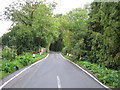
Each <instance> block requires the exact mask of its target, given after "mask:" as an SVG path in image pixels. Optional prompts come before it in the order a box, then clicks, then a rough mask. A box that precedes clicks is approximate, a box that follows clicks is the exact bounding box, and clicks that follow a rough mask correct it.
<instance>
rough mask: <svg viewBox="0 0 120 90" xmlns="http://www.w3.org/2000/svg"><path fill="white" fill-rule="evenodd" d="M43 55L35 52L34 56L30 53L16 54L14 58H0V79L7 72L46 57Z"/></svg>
mask: <svg viewBox="0 0 120 90" xmlns="http://www.w3.org/2000/svg"><path fill="white" fill-rule="evenodd" d="M46 55H47V54H45V55H39V54H36V55H35V58H33V56H32V55H22V56H18V57H17V58H16V59H15V60H13V61H10V60H2V65H1V66H0V79H3V78H4V77H6V76H8V75H9V74H11V73H13V72H15V71H17V70H19V69H21V68H24V67H25V66H28V65H30V64H33V63H35V62H36V61H38V60H41V59H43V58H45V57H46Z"/></svg>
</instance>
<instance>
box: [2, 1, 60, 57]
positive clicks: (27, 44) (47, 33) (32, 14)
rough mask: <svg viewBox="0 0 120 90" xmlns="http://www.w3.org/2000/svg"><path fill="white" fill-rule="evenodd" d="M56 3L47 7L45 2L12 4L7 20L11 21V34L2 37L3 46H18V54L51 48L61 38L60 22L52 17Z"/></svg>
mask: <svg viewBox="0 0 120 90" xmlns="http://www.w3.org/2000/svg"><path fill="white" fill-rule="evenodd" d="M55 6H56V3H52V4H49V5H46V4H45V3H44V2H43V1H40V2H38V1H33V2H32V1H25V4H23V3H21V2H19V3H12V4H11V5H9V7H6V11H5V14H4V16H5V19H7V20H11V21H12V22H13V26H12V27H11V28H10V32H9V33H7V34H4V35H3V36H2V45H3V46H5V45H8V46H13V45H14V46H16V47H17V54H18V55H20V54H22V53H23V52H24V51H27V50H35V51H36V50H39V49H40V47H45V48H46V49H47V52H49V47H50V45H51V43H53V41H54V39H56V38H58V37H59V31H58V30H57V29H58V28H59V22H58V19H57V18H54V17H52V15H53V14H52V10H53V9H54V7H55Z"/></svg>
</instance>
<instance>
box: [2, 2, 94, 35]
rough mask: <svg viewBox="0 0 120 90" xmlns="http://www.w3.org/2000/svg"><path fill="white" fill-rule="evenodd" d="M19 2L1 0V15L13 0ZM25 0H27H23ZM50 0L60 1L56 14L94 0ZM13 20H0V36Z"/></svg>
mask: <svg viewBox="0 0 120 90" xmlns="http://www.w3.org/2000/svg"><path fill="white" fill-rule="evenodd" d="M14 1H15V2H17V1H18V0H1V1H0V4H1V5H0V15H1V14H3V12H4V11H5V7H7V6H9V5H10V4H11V3H12V2H14ZM21 1H25V0H21ZM46 1H48V2H52V1H55V2H57V3H58V5H57V7H56V9H55V10H54V12H53V13H54V14H65V13H67V12H69V11H70V10H72V9H74V8H79V7H81V8H83V7H84V5H85V4H88V3H91V2H93V1H94V0H46ZM11 24H12V22H11V21H5V20H0V37H1V36H2V35H3V34H5V33H7V32H9V31H8V29H9V28H10V26H11Z"/></svg>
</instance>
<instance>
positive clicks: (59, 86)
mask: <svg viewBox="0 0 120 90" xmlns="http://www.w3.org/2000/svg"><path fill="white" fill-rule="evenodd" d="M57 84H58V88H61V83H60V78H59V76H58V75H57Z"/></svg>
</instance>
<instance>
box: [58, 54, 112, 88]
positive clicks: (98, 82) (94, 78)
mask: <svg viewBox="0 0 120 90" xmlns="http://www.w3.org/2000/svg"><path fill="white" fill-rule="evenodd" d="M60 55H61V56H62V57H63V58H64V59H66V60H67V61H69V62H71V63H72V64H73V65H76V66H77V67H78V68H79V69H81V70H82V71H83V72H85V73H86V74H88V75H89V76H90V77H92V78H93V79H94V80H95V81H96V82H98V83H99V84H100V85H101V86H103V87H105V88H107V89H109V90H111V89H110V88H109V87H108V86H105V85H104V84H103V83H101V82H100V81H99V80H98V79H96V78H95V77H94V76H93V75H92V74H90V73H89V72H88V71H86V70H84V69H83V68H82V67H80V66H79V65H77V64H75V63H74V62H72V61H70V60H69V59H67V58H65V57H64V56H63V55H62V54H61V53H60Z"/></svg>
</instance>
